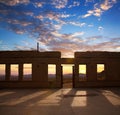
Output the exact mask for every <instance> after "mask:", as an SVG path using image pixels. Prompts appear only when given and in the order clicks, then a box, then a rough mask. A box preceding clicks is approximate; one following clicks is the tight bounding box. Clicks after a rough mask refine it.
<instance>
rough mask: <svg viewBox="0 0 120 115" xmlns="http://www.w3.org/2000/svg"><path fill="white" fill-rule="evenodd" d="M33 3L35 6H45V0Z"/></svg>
mask: <svg viewBox="0 0 120 115" xmlns="http://www.w3.org/2000/svg"><path fill="white" fill-rule="evenodd" d="M33 4H34V6H35V7H37V8H41V7H43V5H44V2H35V3H33Z"/></svg>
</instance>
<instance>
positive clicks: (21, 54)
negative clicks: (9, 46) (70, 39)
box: [0, 51, 120, 88]
mask: <svg viewBox="0 0 120 115" xmlns="http://www.w3.org/2000/svg"><path fill="white" fill-rule="evenodd" d="M61 64H73V65H74V66H73V67H72V69H73V73H72V87H74V88H79V87H105V86H120V52H75V53H74V58H61V53H60V52H57V51H55V52H39V51H0V67H1V68H2V69H3V70H2V69H1V73H0V88H62V87H63V75H62V74H63V72H62V71H63V68H62V66H61ZM27 65H29V67H27ZM49 66H53V68H54V71H55V72H54V75H53V74H49V68H48V67H49ZM13 67H16V71H17V72H18V74H17V76H15V75H14V71H15V70H14V69H12V68H13ZM82 68H84V72H82V71H83V70H82ZM27 69H28V70H30V71H31V73H29V72H28V73H27V71H28V70H27ZM2 71H4V72H3V73H2ZM11 71H12V72H11ZM25 71H26V75H25Z"/></svg>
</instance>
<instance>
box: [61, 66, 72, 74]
mask: <svg viewBox="0 0 120 115" xmlns="http://www.w3.org/2000/svg"><path fill="white" fill-rule="evenodd" d="M72 66H74V64H62V67H63V74H71V73H73V68H72Z"/></svg>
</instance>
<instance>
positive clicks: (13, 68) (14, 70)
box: [10, 64, 19, 80]
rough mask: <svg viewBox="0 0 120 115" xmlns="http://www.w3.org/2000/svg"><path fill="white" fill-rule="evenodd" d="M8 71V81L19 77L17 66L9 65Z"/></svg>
mask: <svg viewBox="0 0 120 115" xmlns="http://www.w3.org/2000/svg"><path fill="white" fill-rule="evenodd" d="M10 69H11V71H10V72H11V76H10V80H18V75H19V72H18V64H11V65H10Z"/></svg>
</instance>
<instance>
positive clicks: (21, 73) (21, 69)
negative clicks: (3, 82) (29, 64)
mask: <svg viewBox="0 0 120 115" xmlns="http://www.w3.org/2000/svg"><path fill="white" fill-rule="evenodd" d="M18 80H19V81H22V80H23V64H19V79H18Z"/></svg>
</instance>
